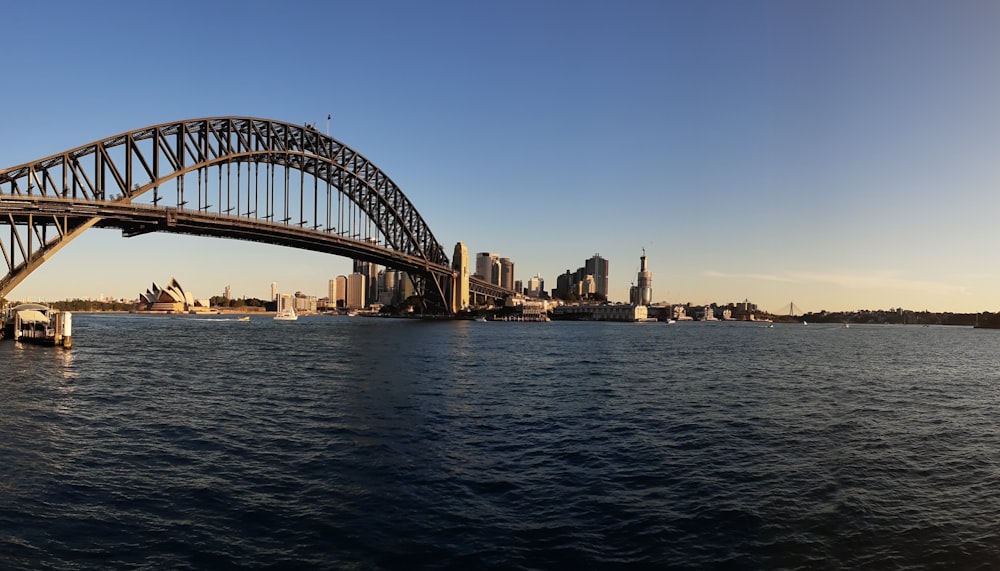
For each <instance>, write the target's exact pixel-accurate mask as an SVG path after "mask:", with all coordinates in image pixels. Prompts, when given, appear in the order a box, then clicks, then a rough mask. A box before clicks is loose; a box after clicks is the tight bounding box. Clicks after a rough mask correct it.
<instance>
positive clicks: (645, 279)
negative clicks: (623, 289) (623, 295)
mask: <svg viewBox="0 0 1000 571" xmlns="http://www.w3.org/2000/svg"><path fill="white" fill-rule="evenodd" d="M636 280H637V281H638V285H634V286H632V287H631V288H630V290H629V301H630V302H631V303H633V304H635V305H647V306H648V305H649V304H651V303H653V272H651V271H649V268H648V267H647V266H646V249H645V248H643V249H642V256H641V257H640V258H639V274H638V276H636Z"/></svg>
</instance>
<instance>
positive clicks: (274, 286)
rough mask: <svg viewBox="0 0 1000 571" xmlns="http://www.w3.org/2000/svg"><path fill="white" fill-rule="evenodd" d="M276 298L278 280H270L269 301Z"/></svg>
mask: <svg viewBox="0 0 1000 571" xmlns="http://www.w3.org/2000/svg"><path fill="white" fill-rule="evenodd" d="M277 300H278V282H271V301H277Z"/></svg>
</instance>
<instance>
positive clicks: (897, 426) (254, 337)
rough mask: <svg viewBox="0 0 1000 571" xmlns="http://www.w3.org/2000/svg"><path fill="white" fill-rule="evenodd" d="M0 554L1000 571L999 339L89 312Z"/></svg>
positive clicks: (10, 557)
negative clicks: (994, 570) (242, 319)
mask: <svg viewBox="0 0 1000 571" xmlns="http://www.w3.org/2000/svg"><path fill="white" fill-rule="evenodd" d="M74 345H75V347H74V348H73V349H72V350H69V351H65V350H56V349H52V348H40V347H33V346H21V345H16V344H14V343H11V342H4V343H2V344H0V476H2V478H0V568H4V569H103V568H118V569H129V568H143V569H162V568H172V569H176V568H181V569H183V568H194V569H206V568H211V569H226V568H263V567H272V568H323V569H413V568H454V569H477V568H478V569H486V568H491V569H492V568H503V569H557V568H559V569H615V568H706V567H708V568H733V569H748V568H749V569H753V568H768V569H773V568H803V569H814V568H827V569H831V568H873V569H884V568H889V569H908V568H913V569H918V568H920V569H922V568H928V567H939V568H963V569H968V568H983V569H989V568H997V567H1000V516H998V514H1000V436H998V430H997V422H998V410H1000V357H998V355H1000V353H998V350H1000V331H986V330H973V329H970V328H945V327H916V326H868V327H864V326H852V327H851V328H849V329H844V328H841V327H837V326H823V325H809V326H799V325H776V326H775V327H773V328H763V327H761V326H759V325H752V324H724V323H718V324H698V323H680V324H674V325H665V324H660V323H648V324H615V323H565V322H563V323H559V322H557V323H548V324H519V323H475V322H420V321H410V320H382V319H369V318H348V317H308V318H303V319H300V320H299V321H297V322H291V323H288V322H274V321H272V320H270V319H267V318H261V317H256V318H254V319H253V320H251V321H250V322H240V321H236V320H235V318H195V317H153V316H128V315H120V316H106V315H77V316H75V319H74Z"/></svg>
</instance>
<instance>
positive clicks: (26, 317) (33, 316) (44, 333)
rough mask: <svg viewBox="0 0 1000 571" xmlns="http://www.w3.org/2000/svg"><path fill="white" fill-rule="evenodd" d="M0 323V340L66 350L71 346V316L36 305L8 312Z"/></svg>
mask: <svg viewBox="0 0 1000 571" xmlns="http://www.w3.org/2000/svg"><path fill="white" fill-rule="evenodd" d="M0 322H2V324H3V327H2V329H0V339H12V340H14V341H21V342H23V343H33V344H36V345H51V346H54V347H63V348H66V349H69V348H70V347H72V346H73V314H72V313H71V312H69V311H60V310H57V309H52V308H50V307H48V306H46V305H41V304H38V303H23V304H21V305H18V306H15V307H11V308H8V309H7V310H6V311H4V313H3V314H2V316H0Z"/></svg>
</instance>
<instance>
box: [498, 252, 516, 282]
mask: <svg viewBox="0 0 1000 571" xmlns="http://www.w3.org/2000/svg"><path fill="white" fill-rule="evenodd" d="M499 285H500V287H505V288H507V289H514V262H512V261H511V260H510V258H500V284H499Z"/></svg>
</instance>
